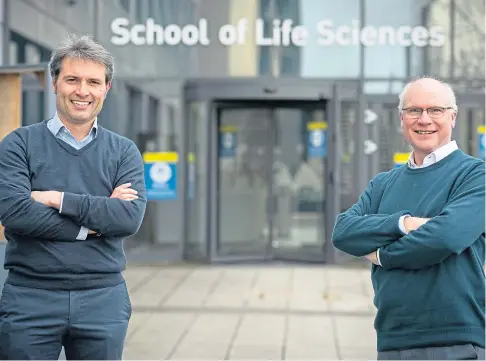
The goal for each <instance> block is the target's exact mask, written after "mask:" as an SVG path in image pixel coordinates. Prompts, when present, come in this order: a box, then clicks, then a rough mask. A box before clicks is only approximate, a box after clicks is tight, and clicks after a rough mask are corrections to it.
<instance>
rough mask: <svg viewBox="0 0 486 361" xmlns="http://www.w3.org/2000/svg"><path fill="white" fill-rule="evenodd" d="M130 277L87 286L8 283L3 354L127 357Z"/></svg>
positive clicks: (2, 312) (0, 339)
mask: <svg viewBox="0 0 486 361" xmlns="http://www.w3.org/2000/svg"><path fill="white" fill-rule="evenodd" d="M131 311H132V308H131V304H130V298H129V295H128V290H127V287H126V284H125V283H122V284H119V285H116V286H113V287H108V288H99V289H91V290H82V291H53V290H44V289H36V288H28V287H20V286H14V285H10V284H5V286H4V288H3V292H2V296H1V298H0V359H2V360H32V359H36V360H57V359H58V358H59V354H60V353H61V348H62V346H64V351H65V355H66V359H68V360H121V359H122V353H123V345H124V342H125V336H126V333H127V328H128V322H129V320H130V316H131Z"/></svg>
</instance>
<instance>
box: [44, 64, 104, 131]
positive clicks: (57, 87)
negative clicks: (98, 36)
mask: <svg viewBox="0 0 486 361" xmlns="http://www.w3.org/2000/svg"><path fill="white" fill-rule="evenodd" d="M105 76H106V68H105V66H104V65H103V64H101V63H97V62H94V61H91V60H84V59H78V58H69V57H68V58H65V59H64V60H63V61H62V66H61V71H60V73H59V75H58V76H57V78H56V79H53V81H52V86H53V90H54V93H55V94H56V107H57V112H58V114H59V117H60V119H61V120H62V121H67V122H69V123H71V124H87V123H90V122H93V121H94V119H95V118H96V117H97V115H98V114H99V112H100V111H101V108H102V107H103V102H104V99H105V96H106V94H107V93H108V90H109V89H110V86H111V84H110V83H108V84H107V83H106V80H105Z"/></svg>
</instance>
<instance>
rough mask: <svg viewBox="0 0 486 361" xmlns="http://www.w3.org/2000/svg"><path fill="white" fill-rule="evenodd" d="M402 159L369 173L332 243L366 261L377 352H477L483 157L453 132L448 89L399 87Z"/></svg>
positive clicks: (421, 82) (481, 318)
mask: <svg viewBox="0 0 486 361" xmlns="http://www.w3.org/2000/svg"><path fill="white" fill-rule="evenodd" d="M399 111H400V121H401V127H402V131H403V135H404V138H405V139H406V141H407V142H408V143H409V144H410V145H411V146H412V148H413V151H412V152H411V154H410V158H409V161H408V164H405V165H404V166H402V167H399V168H396V169H393V170H390V171H389V172H383V173H380V174H378V175H377V176H375V177H374V178H373V179H372V180H371V181H370V182H369V184H368V186H367V188H366V190H365V191H364V192H363V194H362V195H361V197H360V199H359V200H358V202H357V203H356V204H354V205H353V206H352V207H351V208H350V209H349V210H347V211H345V212H343V213H342V214H340V215H339V216H338V218H337V221H336V224H335V227H334V230H333V236H332V241H333V243H334V245H335V247H336V248H338V249H340V250H341V251H343V252H346V253H348V254H351V255H354V256H357V257H361V256H365V257H367V258H368V259H369V260H370V261H371V262H372V263H373V264H372V271H371V278H372V283H373V288H374V290H375V300H374V303H375V306H376V307H377V310H378V312H377V316H376V319H375V329H376V332H377V341H378V345H377V349H378V359H379V360H478V359H480V360H484V359H485V350H484V347H485V277H484V270H483V266H484V261H485V243H484V241H485V207H484V204H485V164H484V161H482V160H480V159H477V158H474V157H472V156H469V155H467V154H465V153H464V152H463V151H461V150H460V149H458V146H457V144H456V142H455V141H453V140H452V129H453V128H454V126H455V122H456V115H457V106H456V102H455V96H454V92H453V91H452V88H451V87H450V86H449V85H447V84H444V83H443V82H440V81H438V80H435V79H432V78H421V79H418V80H415V81H413V82H411V83H409V84H408V85H407V86H406V87H405V88H404V91H403V93H402V94H401V95H400V105H399Z"/></svg>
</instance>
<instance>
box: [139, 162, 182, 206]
mask: <svg viewBox="0 0 486 361" xmlns="http://www.w3.org/2000/svg"><path fill="white" fill-rule="evenodd" d="M143 159H144V163H145V186H146V188H147V200H163V199H176V198H177V153H175V152H148V153H144V155H143Z"/></svg>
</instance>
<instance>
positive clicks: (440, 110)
mask: <svg viewBox="0 0 486 361" xmlns="http://www.w3.org/2000/svg"><path fill="white" fill-rule="evenodd" d="M448 109H454V108H453V107H447V108H445V107H431V108H426V109H422V108H404V109H402V111H404V112H405V116H406V117H407V118H410V119H418V118H420V116H421V115H422V113H423V112H424V110H425V111H427V114H428V115H429V117H430V118H432V119H439V118H442V116H443V115H444V113H445V111H446V110H448Z"/></svg>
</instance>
